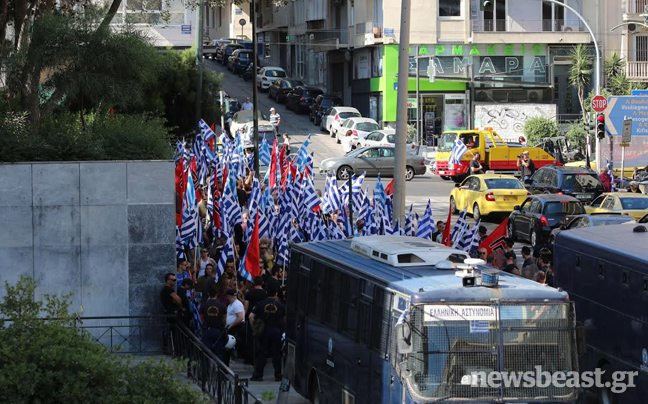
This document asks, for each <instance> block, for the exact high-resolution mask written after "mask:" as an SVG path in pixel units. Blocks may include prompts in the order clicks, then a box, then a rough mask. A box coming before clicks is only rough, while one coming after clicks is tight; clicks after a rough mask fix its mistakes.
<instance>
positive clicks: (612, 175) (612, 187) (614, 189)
mask: <svg viewBox="0 0 648 404" xmlns="http://www.w3.org/2000/svg"><path fill="white" fill-rule="evenodd" d="M605 164H606V165H607V173H608V175H609V176H610V190H611V191H612V192H616V185H615V184H614V171H613V170H612V165H611V164H610V159H605Z"/></svg>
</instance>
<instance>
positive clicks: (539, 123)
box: [523, 116, 560, 144]
mask: <svg viewBox="0 0 648 404" xmlns="http://www.w3.org/2000/svg"><path fill="white" fill-rule="evenodd" d="M523 133H524V136H526V138H527V141H528V142H529V143H531V144H535V143H539V142H541V141H542V138H545V137H554V136H560V128H558V124H557V123H556V121H553V120H551V119H549V118H545V117H543V116H537V117H534V118H530V119H527V121H526V122H525V123H524V129H523Z"/></svg>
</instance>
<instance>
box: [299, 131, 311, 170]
mask: <svg viewBox="0 0 648 404" xmlns="http://www.w3.org/2000/svg"><path fill="white" fill-rule="evenodd" d="M310 137H311V135H310V133H309V134H308V137H307V138H306V140H304V143H302V145H301V147H300V148H299V152H298V153H297V168H298V169H299V171H300V172H303V171H304V167H305V166H306V161H307V159H308V144H309V143H310Z"/></svg>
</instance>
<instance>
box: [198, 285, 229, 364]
mask: <svg viewBox="0 0 648 404" xmlns="http://www.w3.org/2000/svg"><path fill="white" fill-rule="evenodd" d="M207 289H208V294H209V299H207V301H206V302H205V303H203V304H201V305H200V318H201V319H202V323H203V331H202V342H203V344H205V345H206V346H207V348H209V349H211V350H212V352H213V353H214V355H216V356H218V357H219V358H220V359H221V360H223V354H224V353H225V343H226V341H225V339H226V338H228V337H227V333H225V331H224V330H225V317H226V316H227V308H226V307H225V306H223V304H222V303H221V302H219V301H218V299H217V293H216V284H214V283H212V284H210V285H209V286H208V288H207Z"/></svg>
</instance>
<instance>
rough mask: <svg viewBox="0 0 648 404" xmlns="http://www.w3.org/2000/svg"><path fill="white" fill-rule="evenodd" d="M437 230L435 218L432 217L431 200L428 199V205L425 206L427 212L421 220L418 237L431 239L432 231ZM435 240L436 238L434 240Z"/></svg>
mask: <svg viewBox="0 0 648 404" xmlns="http://www.w3.org/2000/svg"><path fill="white" fill-rule="evenodd" d="M435 231H436V227H435V225H434V219H433V218H432V207H431V206H430V200H429V199H428V203H427V207H426V208H425V213H424V214H423V217H422V218H421V221H420V222H419V226H418V231H417V232H416V237H421V238H425V239H428V240H430V239H431V238H432V233H434V232H435ZM433 241H434V240H433Z"/></svg>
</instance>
